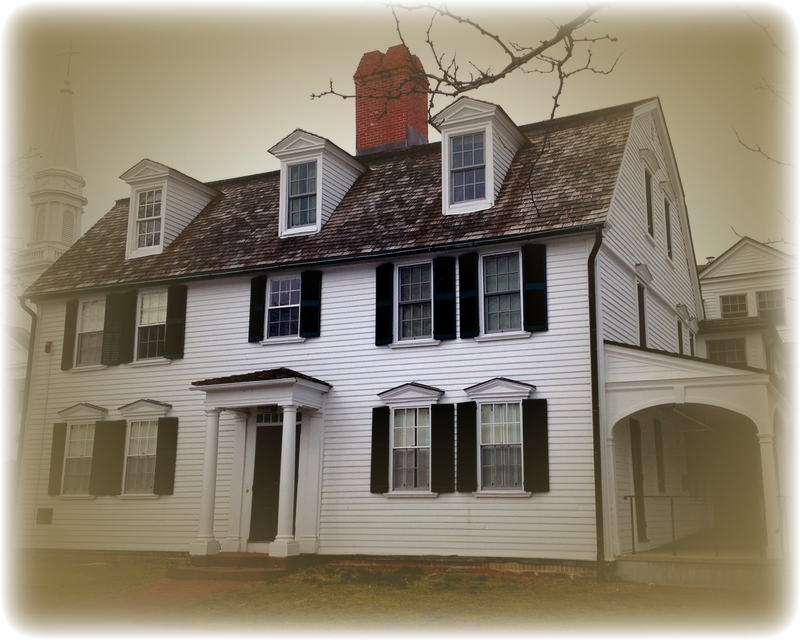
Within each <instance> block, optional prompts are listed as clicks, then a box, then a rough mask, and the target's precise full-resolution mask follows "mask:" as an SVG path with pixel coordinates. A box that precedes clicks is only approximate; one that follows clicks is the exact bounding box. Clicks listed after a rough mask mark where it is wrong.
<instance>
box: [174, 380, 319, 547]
mask: <svg viewBox="0 0 800 640" xmlns="http://www.w3.org/2000/svg"><path fill="white" fill-rule="evenodd" d="M330 389H331V385H329V384H327V383H326V382H323V381H321V380H317V379H316V378H312V377H310V376H307V375H304V374H301V373H298V372H296V371H292V370H291V369H286V368H279V369H270V370H266V371H256V372H253V373H247V374H242V375H234V376H227V377H221V378H210V379H207V380H200V381H197V382H194V383H192V390H196V391H201V392H203V393H204V394H205V397H204V408H205V412H206V431H205V443H204V455H203V468H202V474H203V476H202V485H201V494H200V515H199V523H198V531H197V536H196V537H195V539H194V541H192V542H191V544H190V545H189V553H190V555H213V554H217V553H219V552H220V551H226V552H239V551H250V552H253V551H255V552H262V553H269V555H270V556H272V557H279V558H285V557H287V556H295V555H298V554H299V553H301V552H302V553H314V552H315V551H316V547H317V528H318V518H319V514H318V503H319V484H320V474H321V461H322V410H323V407H324V404H325V396H326V394H327V393H328V391H329V390H330ZM223 414H229V415H230V416H232V417H233V419H234V423H235V426H234V429H235V434H234V444H233V469H232V477H231V485H230V490H229V493H228V495H225V496H220V495H218V493H219V492H218V487H217V460H218V454H219V451H218V449H219V432H220V417H221V416H222V415H223ZM300 415H302V430H301V427H300V419H299V416H300ZM301 434H302V435H301ZM301 444H302V446H301ZM300 470H302V473H300ZM220 498H221V499H223V500H225V501H226V502H227V503H228V518H227V522H226V523H224V524H223V525H222V526H220V523H219V522H218V521H217V522H216V524H217V528H216V529H215V507H216V502H217V500H218V499H220Z"/></svg>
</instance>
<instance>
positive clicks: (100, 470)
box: [89, 420, 127, 496]
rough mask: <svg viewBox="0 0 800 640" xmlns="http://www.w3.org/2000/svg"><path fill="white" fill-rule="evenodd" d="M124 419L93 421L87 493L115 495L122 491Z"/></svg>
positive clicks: (125, 427)
mask: <svg viewBox="0 0 800 640" xmlns="http://www.w3.org/2000/svg"><path fill="white" fill-rule="evenodd" d="M126 431H127V424H126V422H125V420H113V421H112V420H109V421H100V422H97V423H95V428H94V447H93V450H92V471H91V474H90V475H89V493H90V494H91V495H93V496H116V495H119V494H120V493H121V492H122V466H123V463H124V461H125V433H126Z"/></svg>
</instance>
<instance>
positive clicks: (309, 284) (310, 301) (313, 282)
mask: <svg viewBox="0 0 800 640" xmlns="http://www.w3.org/2000/svg"><path fill="white" fill-rule="evenodd" d="M321 299H322V271H303V273H301V274H300V337H301V338H319V319H320V300H321Z"/></svg>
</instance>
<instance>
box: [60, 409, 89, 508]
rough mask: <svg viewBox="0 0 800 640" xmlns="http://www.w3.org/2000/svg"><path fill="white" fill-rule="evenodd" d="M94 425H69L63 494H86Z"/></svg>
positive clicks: (87, 491)
mask: <svg viewBox="0 0 800 640" xmlns="http://www.w3.org/2000/svg"><path fill="white" fill-rule="evenodd" d="M93 445H94V423H83V424H71V425H69V435H68V436H67V447H66V454H65V458H64V489H63V491H62V493H64V494H88V493H89V477H90V474H91V471H92V449H93Z"/></svg>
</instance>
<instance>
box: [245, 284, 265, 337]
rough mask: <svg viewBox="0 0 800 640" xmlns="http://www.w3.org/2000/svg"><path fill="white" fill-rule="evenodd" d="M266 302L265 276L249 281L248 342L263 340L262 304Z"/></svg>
mask: <svg viewBox="0 0 800 640" xmlns="http://www.w3.org/2000/svg"><path fill="white" fill-rule="evenodd" d="M266 301H267V276H256V277H255V278H253V279H252V280H251V281H250V329H249V331H248V334H247V341H248V342H261V341H262V340H263V339H264V303H265V302H266Z"/></svg>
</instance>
